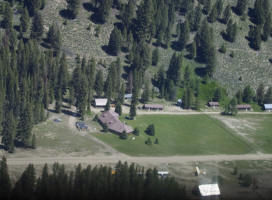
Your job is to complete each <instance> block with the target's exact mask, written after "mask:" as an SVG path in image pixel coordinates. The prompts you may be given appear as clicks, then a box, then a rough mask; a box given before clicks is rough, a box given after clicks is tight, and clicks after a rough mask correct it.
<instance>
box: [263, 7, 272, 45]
mask: <svg viewBox="0 0 272 200" xmlns="http://www.w3.org/2000/svg"><path fill="white" fill-rule="evenodd" d="M271 23H272V22H271V13H270V12H269V13H268V14H267V16H266V19H265V23H264V25H263V34H262V39H263V41H267V40H268V38H269V36H270V34H271V30H272V28H271V25H272V24H271Z"/></svg>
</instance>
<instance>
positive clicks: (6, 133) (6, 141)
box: [2, 105, 16, 153]
mask: <svg viewBox="0 0 272 200" xmlns="http://www.w3.org/2000/svg"><path fill="white" fill-rule="evenodd" d="M5 107H7V105H6V106H5ZM15 126H16V125H15V120H14V116H13V111H12V110H7V108H6V109H5V117H4V121H3V130H2V144H3V145H4V148H5V149H6V150H7V151H9V152H10V153H13V152H14V138H15V134H16V127H15Z"/></svg>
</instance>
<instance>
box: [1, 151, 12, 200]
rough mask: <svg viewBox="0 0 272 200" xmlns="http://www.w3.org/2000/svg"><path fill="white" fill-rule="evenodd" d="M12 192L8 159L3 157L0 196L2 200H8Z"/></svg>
mask: <svg viewBox="0 0 272 200" xmlns="http://www.w3.org/2000/svg"><path fill="white" fill-rule="evenodd" d="M10 192H11V182H10V178H9V173H8V165H7V159H6V158H5V157H4V156H3V157H2V160H1V161H0V194H1V199H3V200H8V199H9V197H10Z"/></svg>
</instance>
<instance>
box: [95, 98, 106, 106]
mask: <svg viewBox="0 0 272 200" xmlns="http://www.w3.org/2000/svg"><path fill="white" fill-rule="evenodd" d="M107 102H108V99H95V100H94V106H95V107H105V106H106V105H107Z"/></svg>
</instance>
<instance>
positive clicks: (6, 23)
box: [2, 4, 13, 29]
mask: <svg viewBox="0 0 272 200" xmlns="http://www.w3.org/2000/svg"><path fill="white" fill-rule="evenodd" d="M3 16H4V18H3V20H2V27H3V28H5V29H10V28H12V20H13V12H12V9H11V8H10V5H9V4H6V5H5V9H4V15H3Z"/></svg>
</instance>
